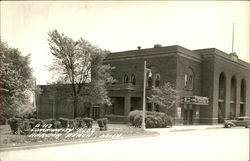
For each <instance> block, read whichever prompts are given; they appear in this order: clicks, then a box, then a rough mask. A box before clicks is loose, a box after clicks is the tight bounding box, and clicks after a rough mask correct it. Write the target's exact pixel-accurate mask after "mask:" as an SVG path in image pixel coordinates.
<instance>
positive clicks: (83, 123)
mask: <svg viewBox="0 0 250 161" xmlns="http://www.w3.org/2000/svg"><path fill="white" fill-rule="evenodd" d="M75 119H76V121H77V122H78V128H85V127H86V126H87V125H86V123H85V122H84V121H83V118H82V117H77V118H75Z"/></svg>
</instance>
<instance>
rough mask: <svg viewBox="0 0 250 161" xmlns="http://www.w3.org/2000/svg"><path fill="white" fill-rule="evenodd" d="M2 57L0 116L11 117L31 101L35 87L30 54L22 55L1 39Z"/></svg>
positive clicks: (0, 50) (0, 63) (0, 54)
mask: <svg viewBox="0 0 250 161" xmlns="http://www.w3.org/2000/svg"><path fill="white" fill-rule="evenodd" d="M0 57H1V58H0V117H1V118H3V117H5V118H9V117H12V116H14V115H16V114H17V113H18V108H20V107H21V106H23V105H25V104H26V103H27V102H29V93H30V92H31V91H32V87H33V76H32V69H31V67H30V55H27V56H22V55H21V53H20V51H18V49H14V48H10V47H8V45H7V43H5V42H2V41H0Z"/></svg>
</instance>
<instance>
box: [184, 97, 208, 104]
mask: <svg viewBox="0 0 250 161" xmlns="http://www.w3.org/2000/svg"><path fill="white" fill-rule="evenodd" d="M208 102H209V99H208V98H207V97H202V96H188V97H182V98H181V103H183V104H194V105H208Z"/></svg>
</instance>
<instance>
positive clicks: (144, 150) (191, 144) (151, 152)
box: [0, 128, 249, 161]
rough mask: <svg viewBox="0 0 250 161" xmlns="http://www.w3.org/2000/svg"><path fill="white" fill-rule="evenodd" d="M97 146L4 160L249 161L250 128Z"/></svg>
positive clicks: (15, 154)
mask: <svg viewBox="0 0 250 161" xmlns="http://www.w3.org/2000/svg"><path fill="white" fill-rule="evenodd" d="M158 131H159V132H160V133H161V134H160V135H159V136H153V137H145V138H133V139H122V140H115V141H104V142H95V143H85V144H75V145H65V146H57V147H47V148H37V149H31V150H17V151H4V152H1V153H0V157H1V161H28V160H30V161H45V160H53V161H56V160H60V161H69V160H164V161H165V160H171V161H172V160H182V161H183V160H190V161H191V160H192V161H194V160H195V161H197V160H199V161H201V160H206V161H212V160H216V161H229V160H232V161H247V160H249V129H246V128H231V129H225V128H220V129H206V130H193V131H179V132H169V131H166V130H164V129H159V130H158Z"/></svg>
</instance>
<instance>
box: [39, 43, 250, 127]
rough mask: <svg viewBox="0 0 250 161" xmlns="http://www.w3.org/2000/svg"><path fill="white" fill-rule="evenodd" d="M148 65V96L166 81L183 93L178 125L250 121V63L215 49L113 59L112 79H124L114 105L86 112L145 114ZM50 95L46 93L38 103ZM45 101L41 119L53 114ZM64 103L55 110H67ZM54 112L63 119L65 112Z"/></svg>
mask: <svg viewBox="0 0 250 161" xmlns="http://www.w3.org/2000/svg"><path fill="white" fill-rule="evenodd" d="M144 61H147V68H149V69H151V72H152V76H147V88H146V91H147V95H150V93H151V89H152V87H153V86H161V85H163V83H164V82H170V83H172V84H173V85H174V86H175V88H176V89H177V91H178V92H179V94H180V98H181V100H180V101H179V102H177V103H176V104H175V106H174V107H173V108H171V109H170V110H169V111H168V114H169V115H171V116H173V117H174V121H175V122H174V123H175V124H217V123H222V122H223V121H224V119H229V118H234V117H237V116H250V110H249V109H250V64H249V63H247V62H244V61H242V60H240V59H238V57H237V55H236V53H231V54H227V53H225V52H222V51H220V50H218V49H215V48H209V49H201V50H189V49H186V48H183V47H181V46H167V47H162V46H161V45H159V44H157V45H155V46H154V48H149V49H142V48H141V47H138V49H137V50H131V51H123V52H116V53H111V54H109V56H108V57H107V58H106V59H105V61H104V63H105V64H110V65H111V66H114V67H115V69H114V70H113V71H112V76H113V77H114V78H115V79H116V80H118V82H116V83H115V84H113V85H110V86H109V87H108V90H109V97H110V98H111V102H112V105H111V106H104V107H98V106H95V107H92V106H91V105H88V106H86V108H85V111H88V112H89V113H88V115H89V116H91V117H95V118H97V117H101V116H103V115H105V116H106V117H109V119H110V120H111V121H114V122H123V121H125V120H126V118H127V117H126V116H127V115H128V114H129V112H130V111H132V110H136V109H142V94H143V67H144ZM47 96H48V94H43V95H40V96H39V97H38V98H39V99H40V100H41V99H44V98H45V97H47ZM39 99H38V102H37V103H38V111H39V110H40V114H39V116H40V117H41V118H43V117H42V116H45V115H47V114H49V113H51V110H50V112H48V111H47V110H43V109H45V108H46V109H47V107H48V106H51V105H52V103H50V104H49V103H46V105H45V104H44V103H45V102H43V101H39ZM60 103H61V104H64V105H65V103H62V101H60ZM60 103H58V105H56V106H55V105H54V108H57V109H60V108H61V109H62V107H61V106H60ZM54 104H56V103H54ZM67 108H68V109H67V110H64V112H62V113H60V116H65V117H72V115H71V114H70V113H72V114H73V108H72V106H71V105H68V106H67ZM50 109H51V108H50ZM87 109H88V110H87ZM146 110H148V111H165V109H164V108H163V107H160V106H158V105H156V104H153V103H150V102H147V103H146ZM42 111H43V112H42ZM54 111H55V110H54ZM59 111H60V110H59ZM45 113H47V114H45ZM54 113H55V115H57V116H58V117H59V113H57V114H56V112H54ZM50 115H51V114H50ZM51 116H52V115H51Z"/></svg>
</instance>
